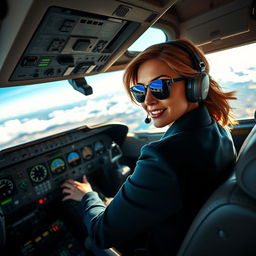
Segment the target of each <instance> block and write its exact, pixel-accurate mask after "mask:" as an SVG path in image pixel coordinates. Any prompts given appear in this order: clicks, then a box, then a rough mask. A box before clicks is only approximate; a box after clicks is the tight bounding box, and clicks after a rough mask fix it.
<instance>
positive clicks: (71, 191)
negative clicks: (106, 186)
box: [61, 175, 93, 201]
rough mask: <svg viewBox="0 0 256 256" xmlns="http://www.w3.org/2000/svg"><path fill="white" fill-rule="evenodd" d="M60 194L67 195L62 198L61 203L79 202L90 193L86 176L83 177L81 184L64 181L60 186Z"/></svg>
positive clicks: (90, 189) (90, 188) (73, 181)
mask: <svg viewBox="0 0 256 256" xmlns="http://www.w3.org/2000/svg"><path fill="white" fill-rule="evenodd" d="M61 188H63V190H62V193H65V194H67V195H66V196H65V197H63V199H62V201H66V200H69V199H73V200H75V201H81V200H82V198H83V196H84V195H85V194H87V193H89V192H92V191H93V190H92V187H91V185H90V183H89V182H88V181H87V179H86V176H85V175H84V176H83V182H78V181H75V180H71V179H69V180H66V181H65V182H64V183H63V184H62V185H61Z"/></svg>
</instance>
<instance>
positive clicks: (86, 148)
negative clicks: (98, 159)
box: [82, 146, 93, 160]
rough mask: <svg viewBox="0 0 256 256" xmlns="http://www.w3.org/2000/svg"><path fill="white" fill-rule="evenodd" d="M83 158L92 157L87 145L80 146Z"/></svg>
mask: <svg viewBox="0 0 256 256" xmlns="http://www.w3.org/2000/svg"><path fill="white" fill-rule="evenodd" d="M82 155H83V158H84V159H86V160H89V159H91V158H92V157H93V152H92V149H91V148H90V147H89V146H86V147H84V148H82Z"/></svg>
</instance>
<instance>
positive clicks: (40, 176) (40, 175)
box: [29, 164, 48, 183]
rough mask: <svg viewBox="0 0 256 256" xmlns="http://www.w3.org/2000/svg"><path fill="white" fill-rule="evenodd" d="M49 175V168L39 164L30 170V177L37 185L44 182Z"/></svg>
mask: <svg viewBox="0 0 256 256" xmlns="http://www.w3.org/2000/svg"><path fill="white" fill-rule="evenodd" d="M47 175H48V173H47V168H46V167H45V166H44V165H43V164H37V165H35V166H33V167H32V168H31V169H30V170H29V177H30V179H31V180H32V181H33V182H35V183H41V182H43V181H44V180H46V178H47Z"/></svg>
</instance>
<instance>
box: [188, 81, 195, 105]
mask: <svg viewBox="0 0 256 256" xmlns="http://www.w3.org/2000/svg"><path fill="white" fill-rule="evenodd" d="M196 80H197V79H194V78H187V84H186V97H187V100H188V101H190V102H197V96H196V95H195V93H196V88H195V87H197V85H195V83H197V81H196Z"/></svg>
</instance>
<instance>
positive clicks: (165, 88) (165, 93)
mask: <svg viewBox="0 0 256 256" xmlns="http://www.w3.org/2000/svg"><path fill="white" fill-rule="evenodd" d="M168 81H169V80H167V79H161V80H160V79H159V80H155V81H153V82H151V84H149V86H148V87H149V89H150V92H151V94H152V95H153V96H154V97H156V98H157V99H159V100H164V99H167V98H168V97H169V95H170V94H169V82H168ZM130 90H131V92H132V94H133V96H134V98H135V99H136V101H138V102H139V103H143V102H144V101H145V98H146V92H147V89H146V88H145V86H144V85H140V84H138V85H134V86H132V87H131V89H130Z"/></svg>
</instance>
